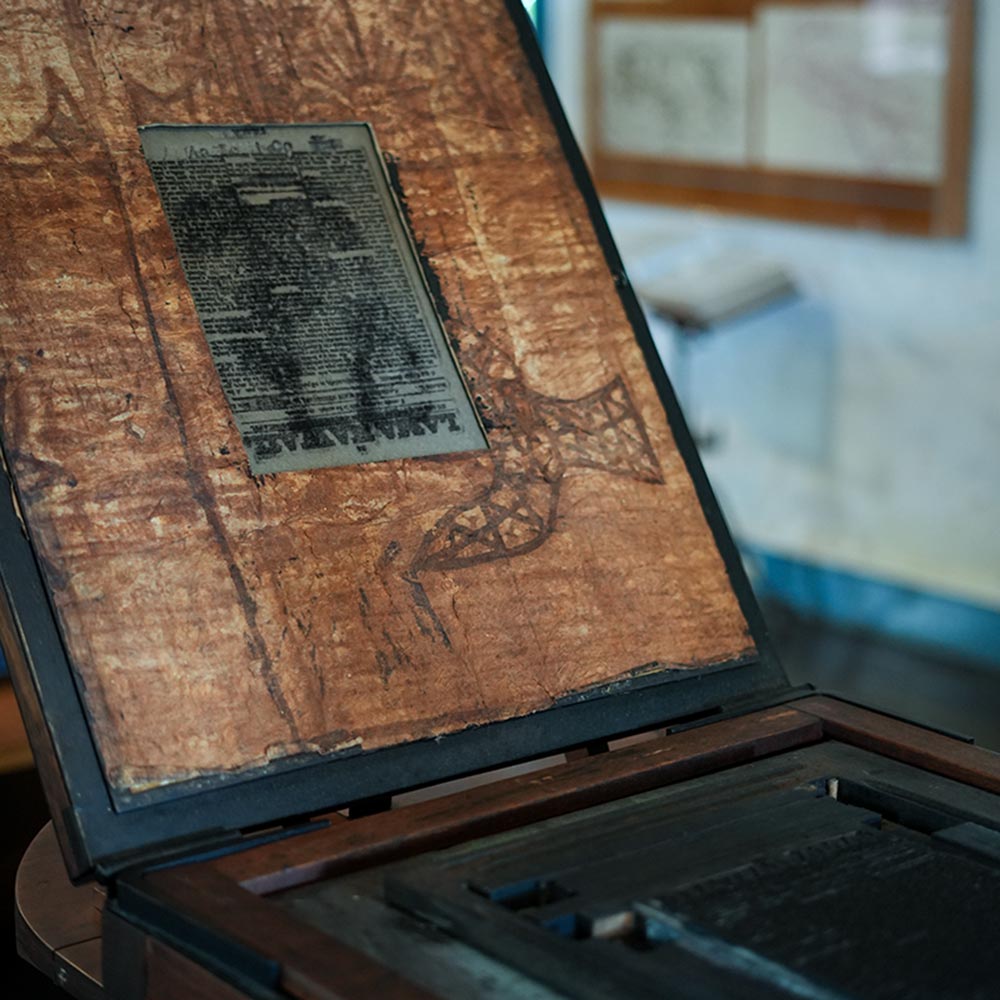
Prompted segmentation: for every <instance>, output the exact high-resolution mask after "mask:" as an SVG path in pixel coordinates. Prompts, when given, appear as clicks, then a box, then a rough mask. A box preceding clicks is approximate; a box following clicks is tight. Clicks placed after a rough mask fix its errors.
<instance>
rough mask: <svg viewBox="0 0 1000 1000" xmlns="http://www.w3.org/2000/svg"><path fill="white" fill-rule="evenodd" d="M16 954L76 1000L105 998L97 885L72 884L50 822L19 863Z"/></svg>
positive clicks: (101, 905)
mask: <svg viewBox="0 0 1000 1000" xmlns="http://www.w3.org/2000/svg"><path fill="white" fill-rule="evenodd" d="M14 892H15V901H16V912H15V922H16V927H17V950H18V954H20V956H21V957H22V958H23V959H25V961H27V962H29V963H30V964H31V965H33V966H34V967H35V968H36V969H38V970H39V971H40V972H42V973H43V974H44V975H46V976H48V977H49V978H50V979H51V980H52V981H53V982H55V983H57V984H58V985H59V986H61V987H62V988H63V989H64V990H65V991H66V992H67V993H68V994H69V995H70V996H73V997H76V998H77V1000H103V998H104V997H105V996H106V994H105V992H104V987H103V984H102V979H101V912H102V910H103V908H104V892H103V890H102V889H100V888H99V887H98V886H95V885H84V886H74V885H72V884H71V883H70V881H69V877H68V876H67V875H66V867H65V865H64V864H63V860H62V856H61V855H60V853H59V847H58V845H57V843H56V837H55V833H54V831H53V829H52V824H51V823H47V824H46V825H45V827H44V828H43V829H42V831H41V832H40V833H39V834H38V836H37V837H35V839H34V840H33V841H32V843H31V846H30V847H29V848H28V850H27V852H26V853H25V855H24V859H23V860H22V861H21V866H20V868H19V869H18V872H17V882H16V884H15V890H14Z"/></svg>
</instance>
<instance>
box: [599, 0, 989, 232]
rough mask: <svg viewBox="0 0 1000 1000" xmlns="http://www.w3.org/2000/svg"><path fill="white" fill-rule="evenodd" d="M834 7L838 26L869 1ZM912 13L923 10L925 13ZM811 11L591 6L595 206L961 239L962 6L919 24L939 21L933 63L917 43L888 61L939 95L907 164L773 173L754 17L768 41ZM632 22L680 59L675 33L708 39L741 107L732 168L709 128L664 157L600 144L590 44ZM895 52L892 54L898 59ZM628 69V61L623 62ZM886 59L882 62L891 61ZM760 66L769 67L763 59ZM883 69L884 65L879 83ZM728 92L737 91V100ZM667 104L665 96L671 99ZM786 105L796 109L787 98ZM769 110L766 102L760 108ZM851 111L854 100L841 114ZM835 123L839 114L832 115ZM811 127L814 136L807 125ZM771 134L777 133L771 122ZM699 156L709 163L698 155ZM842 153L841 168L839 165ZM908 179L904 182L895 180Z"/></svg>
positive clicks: (783, 1) (774, 3) (699, 1)
mask: <svg viewBox="0 0 1000 1000" xmlns="http://www.w3.org/2000/svg"><path fill="white" fill-rule="evenodd" d="M834 6H835V7H836V8H837V10H838V11H840V12H841V13H840V15H838V16H846V17H848V18H849V17H850V11H849V10H848V9H847V8H850V7H856V8H858V9H859V11H860V10H863V9H864V8H869V7H872V4H871V0H849V2H848V3H846V4H845V3H839V4H836V5H834ZM907 6H908V5H907V2H906V0H900V2H899V3H897V4H895V5H893V6H891V7H886V6H885V5H880V6H879V8H878V10H882V11H885V10H888V11H889V16H890V17H891V16H893V15H894V12H895V16H898V17H904V16H906V15H907ZM920 6H921V8H922V9H923V10H924V11H926V10H927V5H924V4H922V5H920ZM823 7H831V5H830V4H827V3H824V2H822V0H592V3H591V6H590V19H589V25H588V28H589V33H588V54H587V66H588V74H587V76H588V81H587V85H588V115H589V121H588V123H587V125H588V136H589V149H590V160H591V166H592V169H593V172H594V176H595V180H596V182H597V186H598V189H599V190H600V192H601V193H602V195H605V196H610V197H617V198H626V199H632V200H640V201H658V202H665V203H669V204H673V205H678V206H684V207H689V208H708V209H714V210H719V211H725V212H738V213H743V214H751V215H764V216H772V217H777V218H786V219H794V220H796V221H801V222H815V223H820V224H826V225H840V226H849V227H863V228H870V229H876V230H884V231H890V232H898V233H907V234H910V235H920V236H936V237H957V236H961V235H963V233H964V232H965V228H966V197H967V184H968V170H969V149H970V136H971V109H972V81H973V68H972V62H973V47H974V46H973V27H974V15H975V11H974V7H975V5H974V0H942V7H941V9H940V11H939V12H938V13H937V14H936V15H935V14H934V12H933V11H932V13H931V15H930V16H937V17H939V18H940V17H942V16H943V17H944V18H945V19H946V28H945V32H944V40H943V42H941V38H940V37H939V39H938V40H939V42H941V44H940V45H939V49H938V52H937V55H936V56H935V54H934V53H933V52H928V50H927V46H925V47H924V50H923V51H922V56H921V55H914V53H920V52H921V49H920V43H919V42H917V43H914V45H911V46H910V47H909V48H908V49H907V48H906V47H905V46H899V47H897V49H896V50H895V51H896V52H897V56H896V59H897V66H902V69H900V70H899V72H903V71H904V70H905V71H906V72H914V73H917V74H918V75H919V72H920V70H921V66H922V68H923V70H924V83H923V85H924V86H925V87H931V86H935V85H936V86H938V87H939V88H940V101H941V105H940V112H939V113H938V112H933V113H930V112H928V115H929V117H930V118H931V119H932V121H931V122H930V124H931V125H933V132H931V131H928V135H927V136H926V137H925V138H927V139H928V143H927V144H925V145H924V146H923V147H921V149H919V150H918V151H917V156H916V158H915V159H914V158H913V157H912V156H911V157H910V158H909V162H903V163H902V164H901V165H900V166H898V167H896V168H893V167H890V168H889V169H883V170H881V171H880V170H872V169H867V168H866V167H865V166H864V164H862V163H860V162H859V163H855V164H852V165H851V169H820V168H818V167H816V166H814V165H813V166H808V167H803V166H802V165H801V164H794V165H784V164H783V163H782V162H781V160H782V155H780V154H779V155H775V154H774V153H773V151H772V152H770V153H768V150H767V148H766V143H767V142H768V141H771V140H769V138H768V137H769V136H770V135H771V134H772V133H773V132H774V131H775V127H774V125H773V122H775V121H779V118H778V114H777V111H772V113H771V119H768V117H767V116H768V110H767V103H768V100H767V94H768V93H770V92H769V91H767V87H768V86H771V83H770V81H771V80H772V76H768V70H767V69H766V67H765V66H764V64H765V63H766V60H765V58H764V56H765V55H766V53H767V50H766V44H765V39H764V30H765V29H764V28H763V27H762V23H763V21H762V18H763V17H765V16H766V18H768V19H770V20H769V21H768V26H767V30H770V31H771V32H772V33H774V35H775V37H776V33H775V27H774V26H775V25H776V24H779V23H781V20H782V19H784V21H785V23H788V21H789V18H790V17H792V18H794V17H795V16H796V15H798V16H800V17H805V18H809V17H816V16H818V15H822V14H823V13H824V12H823V11H822V9H821V8H823ZM639 21H643V22H646V24H645V25H644V30H645V37H646V38H647V39H649V38H651V37H652V29H653V28H655V27H656V25H654V24H653V23H652V22H656V23H657V24H662V25H663V26H670V28H671V30H672V31H673V30H674V29H675V28H679V29H680V33H679V34H677V36H676V39H675V41H674V44H675V45H676V46H677V48H678V50H679V51H680V50H681V47H682V46H687V51H690V43H689V41H687V40H685V35H684V33H685V32H686V33H687V36H688V38H691V37H694V36H692V35H691V32H692V30H696V29H697V28H698V27H699V26H701V27H702V28H705V27H707V28H708V31H709V32H710V34H709V35H705V36H703V38H704V39H707V40H708V43H709V49H708V51H709V56H711V45H713V44H714V45H716V46H717V47H716V50H715V56H714V58H715V59H716V61H717V63H718V65H719V66H720V67H723V66H724V67H726V69H725V72H726V73H728V74H729V80H730V99H731V100H733V101H736V100H737V97H739V99H740V100H742V102H743V110H742V113H743V116H744V117H743V120H742V127H743V128H744V129H745V147H744V152H745V155H744V156H743V157H740V156H739V155H738V153H737V151H736V142H735V140H734V141H730V142H729V143H728V144H727V143H726V141H725V136H724V134H720V129H718V128H715V129H714V130H711V129H708V128H703V130H702V133H703V134H702V136H701V138H700V141H699V137H698V136H695V137H694V138H691V137H687V138H685V136H683V135H681V136H680V137H677V136H675V138H674V139H673V140H672V141H673V143H674V146H675V151H673V152H672V151H670V150H669V149H667V148H666V146H662V147H661V149H660V150H659V151H656V150H655V149H654V146H655V143H656V140H655V138H651V137H652V136H655V135H656V130H655V129H654V128H652V127H647V128H646V129H645V130H644V136H645V137H644V138H640V140H639V144H644V145H646V146H647V147H649V148H648V149H645V150H638V151H637V150H629V149H627V148H624V147H623V143H622V142H621V141H618V142H617V145H616V142H615V141H609V137H608V134H607V132H608V129H607V122H606V121H605V119H604V114H605V108H606V107H607V106H608V102H609V100H615V99H616V97H615V96H610V97H609V86H608V83H607V81H606V80H605V79H604V78H603V76H602V72H601V63H602V59H606V58H608V56H607V54H606V49H602V46H606V45H608V44H610V43H608V42H604V41H602V37H603V38H609V37H612V36H609V35H606V34H605V32H607V31H609V30H610V31H617V32H618V33H619V35H621V31H622V28H623V27H624V30H625V31H626V32H627V31H628V29H629V28H630V27H631V29H632V30H633V32H634V29H635V27H636V24H637V22H639ZM897 23H900V22H897ZM741 31H742V32H743V33H744V36H745V39H746V41H745V43H744V47H745V52H744V53H742V54H741V53H740V51H739V42H738V35H739V33H740V32H741ZM713 35H714V36H716V40H715V42H713V41H712V36H713ZM625 37H627V36H625ZM786 41H787V38H786ZM653 44H654V45H656V44H659V43H656V42H655V41H654V43H653ZM775 44H777V43H775ZM824 46H825V47H824V51H829V50H831V48H832V47H831V46H829V45H826V42H825V41H824ZM649 51H650V52H651V53H652V52H654V51H655V49H650V50H649ZM899 52H904V54H903V55H901V56H900V55H898V53H899ZM907 53H908V54H907ZM772 55H773V52H772ZM942 55H943V56H944V58H945V60H946V64H945V65H944V66H943V67H942V66H940V65H939V62H940V57H941V56H942ZM734 56H735V60H734ZM628 58H631V59H633V60H635V58H636V56H635V53H634V52H633V54H632V55H631V56H629V57H628ZM889 58H890V62H891V61H892V58H893V57H892V52H891V51H890V57H889ZM739 59H744V60H745V62H746V70H747V72H746V75H745V76H744V77H742V78H741V77H740V66H739V65H734V61H735V62H738V61H739ZM907 59H909V60H910V62H909V63H907V62H906V60H907ZM921 59H923V62H921ZM935 59H937V60H938V62H935ZM914 60H916V69H914ZM770 62H771V65H775V60H774V59H773V58H772V59H771V61H770ZM664 63H665V58H661V59H660V60H659V63H658V64H659V65H661V66H662V65H663V64H664ZM633 64H634V63H633ZM907 66H909V69H907ZM891 70H892V67H891V66H890V70H889V75H891ZM873 71H874V70H873ZM939 71H940V72H939ZM935 74H938V75H939V77H940V82H939V83H937V84H934V83H933V82H932V80H931V78H932V77H934V79H937V78H938V77H937V76H935ZM647 79H648V78H647ZM724 83H725V81H723V84H724ZM855 83H857V81H855ZM740 87H743V88H745V90H744V91H742V92H741V91H740V89H739V88H740ZM678 93H679V92H678V91H677V90H675V93H674V96H675V97H676V96H678ZM680 93H682V91H681V92H680ZM695 93H696V92H695ZM774 93H778V92H777V91H774ZM856 93H857V91H855V95H856ZM795 96H796V98H798V96H799V95H798V93H796V94H795ZM617 99H619V100H620V97H619V98H617ZM777 103H778V102H777V101H776V100H775V101H772V107H776V106H777ZM857 106H858V102H856V101H855V102H851V103H845V105H844V107H852V108H853V107H857ZM876 110H877V111H879V112H880V113H884V112H885V111H886V108H885V107H882V108H878V107H877V106H873V115H872V122H873V124H872V128H873V129H875V128H876V124H877V123H875V118H874V116H875V111H876ZM840 112H841V113H843V107H842V108H841V109H840ZM733 113H734V114H735V113H736V112H735V111H734V112H733ZM831 115H832V112H831ZM730 124H731V125H732V127H733V128H734V129H738V128H739V127H740V123H739V122H731V123H730ZM925 124H926V123H925ZM815 127H816V128H817V129H819V128H820V126H819V125H818V124H817V125H816V126H815ZM777 128H778V129H780V121H779V124H778V126H777ZM768 130H770V131H768ZM619 131H620V130H619ZM724 131H725V130H724V129H722V130H721V132H723V133H724ZM917 131H918V124H917V123H916V122H914V123H912V134H911V135H908V136H906V137H905V139H906V141H907V142H910V141H911V140H913V139H914V138H915V137H916V134H917ZM661 134H665V132H664V133H661ZM786 134H794V133H786ZM870 134H872V135H878V134H879V133H878V132H877V131H875V132H872V133H870ZM883 134H884V133H883ZM932 140H933V141H932ZM685 143H686V144H687V147H688V148H687V149H686V150H685V149H684V148H683V147H684V146H685ZM677 148H680V153H679V154H678V153H677V152H676V149H677ZM904 148H905V143H903V142H901V143H900V146H899V149H898V150H897V152H898V153H899V154H900V155H902V150H903V149H904ZM706 152H707V153H708V154H709V155H701V154H704V153H706ZM849 152H850V151H848V153H847V154H845V159H850V155H848V154H849ZM786 159H787V157H786ZM914 163H916V166H914ZM908 172H909V173H910V176H906V174H907V173H908Z"/></svg>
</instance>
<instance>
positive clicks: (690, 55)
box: [597, 17, 750, 164]
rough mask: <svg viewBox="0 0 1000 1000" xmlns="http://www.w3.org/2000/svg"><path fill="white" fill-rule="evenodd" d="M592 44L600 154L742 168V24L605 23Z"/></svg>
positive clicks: (745, 31)
mask: <svg viewBox="0 0 1000 1000" xmlns="http://www.w3.org/2000/svg"><path fill="white" fill-rule="evenodd" d="M597 41H598V72H599V79H600V93H601V110H600V120H599V129H600V145H601V146H602V148H604V149H605V150H607V151H608V152H610V153H618V154H627V155H632V156H650V157H663V158H677V159H684V160H691V161H702V162H711V163H725V164H744V163H745V162H746V160H747V127H748V103H749V102H748V91H747V83H748V80H747V75H748V65H749V56H750V52H749V49H750V29H749V27H748V26H747V25H746V24H744V23H742V22H738V21H728V20H714V21H713V20H707V19H704V20H703V19H686V20H673V19H658V20H649V19H645V18H631V17H630V18H621V19H614V20H609V21H607V22H605V23H603V24H602V25H601V26H600V29H599V32H598V39H597Z"/></svg>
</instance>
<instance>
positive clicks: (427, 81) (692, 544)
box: [0, 0, 752, 790]
mask: <svg viewBox="0 0 1000 1000" xmlns="http://www.w3.org/2000/svg"><path fill="white" fill-rule="evenodd" d="M0 29H2V39H3V43H2V44H3V46H4V58H3V60H2V62H0V109H2V111H0V361H2V368H0V373H2V382H0V388H2V395H0V400H2V432H3V440H4V445H5V448H6V451H7V456H8V458H9V460H10V462H11V465H12V471H13V474H14V475H15V477H16V480H17V485H18V490H19V494H20V498H21V502H22V506H23V510H24V514H25V516H26V518H27V520H28V523H29V525H30V529H31V534H32V538H33V541H34V543H35V546H36V548H37V551H38V554H39V557H40V560H41V562H42V565H43V567H44V572H45V575H46V578H47V581H48V584H49V586H50V587H51V589H52V592H53V595H54V601H55V605H56V608H57V612H58V616H59V620H60V624H61V627H62V629H63V632H64V635H65V638H66V643H67V646H68V649H69V651H70V654H71V656H72V659H73V662H74V664H75V668H76V669H77V671H78V672H79V676H80V678H81V681H82V687H83V690H84V693H85V694H84V697H85V703H86V707H87V709H88V711H89V713H90V715H91V718H92V720H93V728H94V731H95V735H96V739H97V743H98V746H99V749H100V752H101V754H102V757H103V760H104V762H105V766H106V769H107V772H108V775H109V777H110V779H111V781H112V782H113V783H114V785H115V786H116V787H118V788H120V789H133V790H138V789H142V788H148V787H150V786H153V785H162V784H168V783H170V782H174V781H179V780H183V779H185V778H189V777H192V776H195V775H202V774H211V773H216V772H222V771H230V770H238V769H245V768H248V767H251V766H253V765H258V764H260V763H262V762H264V761H268V760H274V759H279V758H282V757H285V756H287V755H289V754H293V753H296V752H302V751H308V750H314V751H316V752H329V751H332V750H334V749H336V748H339V747H348V746H359V745H361V746H363V747H365V748H374V747H379V746H385V745H388V744H393V743H399V742H403V741H409V740H413V739H418V738H423V737H428V736H432V735H435V734H440V733H444V732H450V731H454V730H457V729H461V728H464V727H467V726H469V725H474V724H480V723H484V722H488V721H491V720H495V719H501V718H505V717H510V716H513V715H519V714H525V713H530V712H533V711H536V710H539V709H542V708H545V707H547V706H549V705H551V704H552V702H553V700H554V699H557V698H558V697H560V696H561V695H564V694H566V693H568V692H574V691H579V690H582V689H586V688H588V687H591V686H594V685H601V684H604V683H607V682H609V681H612V680H614V679H616V678H621V677H623V676H626V675H628V674H630V673H632V672H635V671H646V670H650V669H653V668H654V665H655V664H662V665H664V666H673V667H687V668H691V669H697V668H699V667H702V666H705V665H710V664H718V663H722V662H729V661H733V660H735V659H738V658H741V657H744V656H747V655H749V654H751V653H752V642H751V639H750V638H749V636H748V634H747V629H746V625H745V622H744V619H743V617H742V615H741V612H740V610H739V608H738V605H737V602H736V599H735V597H734V595H733V593H732V591H731V589H730V585H729V581H728V578H727V575H726V572H725V569H724V567H723V564H722V561H721V559H720V557H719V555H718V554H717V552H716V549H715V547H714V544H713V542H712V539H711V536H710V533H709V530H708V528H707V526H706V524H705V521H704V518H703V515H702V512H701V510H700V507H699V504H698V501H697V498H696V496H695V493H694V490H693V487H692V485H691V482H690V480H689V478H688V476H687V473H686V470H685V468H684V465H683V462H682V460H681V458H680V456H679V454H678V453H677V451H676V448H675V446H674V443H673V439H672V436H671V433H670V430H669V428H668V426H667V423H666V420H665V417H664V413H663V409H662V405H661V403H660V401H659V400H658V398H657V396H656V394H655V390H654V388H653V386H652V384H651V381H650V378H649V376H648V374H647V371H646V368H645V365H644V362H643V360H642V357H641V356H640V352H639V350H638V348H637V347H636V345H635V343H634V340H633V336H632V332H631V329H630V327H629V323H628V321H627V318H626V316H625V314H624V312H623V309H622V306H621V303H620V300H619V297H618V294H617V291H616V289H615V287H614V283H613V278H612V276H611V274H610V273H609V271H608V268H607V265H606V263H605V260H604V258H603V255H602V252H601V248H600V246H599V245H598V241H597V239H596V237H595V234H594V231H593V228H592V225H591V223H590V220H589V217H588V214H587V209H586V206H585V204H584V201H583V199H582V198H581V196H580V194H579V192H578V191H577V189H576V186H575V184H574V182H573V179H572V176H571V174H570V171H569V169H568V167H567V165H566V163H565V162H564V159H563V155H562V152H561V149H560V145H559V142H558V138H557V135H556V133H555V130H554V128H553V126H552V124H551V123H550V121H549V119H548V117H547V114H546V112H545V109H544V106H543V102H542V98H541V95H540V93H539V89H538V86H537V83H536V81H535V78H534V76H533V74H532V72H531V71H530V69H529V66H528V65H527V63H526V61H525V59H524V57H523V55H522V54H521V51H520V48H519V44H518V41H517V37H516V31H515V28H514V26H513V24H512V23H511V21H510V19H509V15H508V14H507V12H506V10H505V7H504V4H503V3H502V2H500V0H482V2H462V3H453V4H441V3H436V2H431V0H389V2H386V0H354V2H352V3H349V4H348V3H340V2H337V3H334V2H319V0H311V2H310V0H307V2H302V3H297V4H294V5H291V4H284V3H280V2H278V0H272V2H258V3H253V4H248V3H245V2H243V0H215V2H213V3H196V2H190V0H167V2H163V3H159V4H157V5H156V6H155V8H154V7H151V6H150V5H148V4H144V3H139V2H136V0H116V2H115V3H113V4H112V3H109V2H94V3H88V4H85V5H81V4H79V3H77V2H75V0H65V2H57V0H33V2H32V3H30V4H28V3H21V2H20V0H15V2H13V3H7V4H5V5H4V8H3V11H2V12H0ZM357 120H362V121H368V122H370V123H371V124H372V126H373V128H374V130H375V133H376V134H377V136H378V137H379V141H380V143H381V145H382V147H383V149H384V150H385V151H386V152H387V153H388V154H390V155H391V156H392V157H394V159H395V161H396V164H397V168H396V169H397V171H398V179H399V184H400V186H401V189H402V191H403V193H404V195H405V198H406V203H407V207H408V212H409V214H410V217H411V220H412V227H413V232H414V236H415V238H416V240H417V243H418V245H419V246H420V247H421V248H422V251H423V253H424V254H425V255H426V258H427V260H428V262H429V264H430V265H431V267H432V269H433V272H434V274H435V275H436V277H437V280H438V281H439V282H440V292H441V296H442V300H443V303H444V304H445V305H446V307H447V315H446V316H445V317H444V318H445V324H446V329H447V332H448V334H449V336H450V337H452V338H453V339H454V343H455V348H456V351H457V355H458V359H459V362H460V364H461V366H462V369H463V371H464V373H465V376H466V378H467V380H468V382H469V385H470V389H471V391H472V393H473V396H474V398H475V399H476V400H477V404H478V405H479V407H480V409H481V413H482V416H483V420H484V424H485V426H486V429H487V432H488V436H489V439H490V450H489V451H488V452H477V453H473V454H472V455H463V456H458V457H445V458H441V457H438V458H424V459H406V460H396V461H389V462H382V463H378V464H371V465H356V466H348V467H342V468H335V469H320V470H311V471H303V472H286V473H280V474H276V475H272V476H266V477H256V478H255V477H253V476H252V475H251V470H250V468H249V465H248V461H247V456H246V453H245V452H244V450H243V447H242V444H241V440H240V436H239V434H238V433H237V430H236V427H235V425H234V422H233V419H232V415H231V413H230V410H229V407H228V406H227V404H226V400H225V398H224V396H223V393H222V389H221V386H220V382H219V379H218V376H217V374H216V371H215V368H214V366H213V363H212V359H211V357H210V354H209V350H208V346H207V344H206V341H205V338H204V336H203V335H202V332H201V330H200V328H199V325H198V320H197V317H196V315H195V312H194V307H193V303H192V299H191V295H190V293H189V291H188V288H187V286H186V284H185V281H184V276H183V273H182V270H181V265H180V262H179V260H178V256H177V252H176V249H175V247H174V244H173V241H172V239H171V235H170V230H169V228H168V225H167V221H166V218H165V216H164V213H163V210H162V208H161V205H160V201H159V198H158V197H157V193H156V190H155V187H154V185H153V181H152V178H151V176H150V172H149V169H148V167H147V165H146V161H145V159H144V158H143V155H142V151H141V148H140V143H139V134H138V126H140V125H146V124H151V123H156V122H189V123H212V122H233V123H240V122H245V123H252V122H289V123H291V122H330V121H357Z"/></svg>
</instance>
